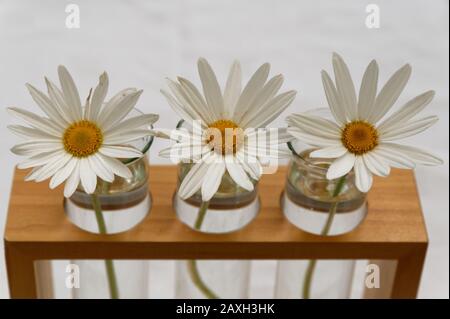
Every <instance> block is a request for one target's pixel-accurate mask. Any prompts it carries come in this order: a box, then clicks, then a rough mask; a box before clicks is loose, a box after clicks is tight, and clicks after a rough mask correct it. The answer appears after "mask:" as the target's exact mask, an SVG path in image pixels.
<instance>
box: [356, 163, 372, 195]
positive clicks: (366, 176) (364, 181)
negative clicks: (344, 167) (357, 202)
mask: <svg viewBox="0 0 450 319" xmlns="http://www.w3.org/2000/svg"><path fill="white" fill-rule="evenodd" d="M355 184H356V187H357V188H358V189H359V190H360V191H361V192H363V193H367V192H368V191H369V190H370V188H371V187H372V174H371V173H370V171H369V170H368V169H367V167H366V165H365V164H364V160H363V158H362V156H357V157H356V160H355Z"/></svg>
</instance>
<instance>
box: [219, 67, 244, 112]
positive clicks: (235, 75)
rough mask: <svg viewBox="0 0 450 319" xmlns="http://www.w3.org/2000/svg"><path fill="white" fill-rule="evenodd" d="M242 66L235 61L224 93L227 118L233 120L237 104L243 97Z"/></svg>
mask: <svg viewBox="0 0 450 319" xmlns="http://www.w3.org/2000/svg"><path fill="white" fill-rule="evenodd" d="M241 81H242V75H241V65H240V64H239V61H235V62H234V63H233V64H232V65H231V68H230V73H229V74H228V79H227V84H226V85H225V90H224V92H223V104H224V107H225V117H226V118H232V116H233V114H234V109H235V107H236V103H237V101H238V99H239V96H240V95H241Z"/></svg>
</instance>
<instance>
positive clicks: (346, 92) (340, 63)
mask: <svg viewBox="0 0 450 319" xmlns="http://www.w3.org/2000/svg"><path fill="white" fill-rule="evenodd" d="M333 68H334V74H335V82H336V88H337V92H338V94H339V96H340V101H341V107H343V108H344V110H345V113H346V115H347V119H348V120H350V121H353V120H356V119H357V117H358V109H357V104H356V94H355V86H354V84H353V80H352V77H351V75H350V72H349V70H348V67H347V65H346V64H345V62H344V60H343V59H342V58H341V56H340V55H339V54H337V53H333Z"/></svg>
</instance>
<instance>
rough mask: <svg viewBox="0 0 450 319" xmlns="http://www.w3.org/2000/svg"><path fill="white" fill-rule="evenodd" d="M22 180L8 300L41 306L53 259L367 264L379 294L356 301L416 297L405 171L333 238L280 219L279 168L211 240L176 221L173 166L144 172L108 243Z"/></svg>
mask: <svg viewBox="0 0 450 319" xmlns="http://www.w3.org/2000/svg"><path fill="white" fill-rule="evenodd" d="M26 173H27V172H26V171H21V170H16V172H15V175H14V180H13V187H12V191H11V199H10V203H9V212H8V218H7V223H6V230H5V238H4V240H5V250H6V265H7V270H8V280H9V288H10V294H11V297H12V298H37V297H38V296H39V297H47V298H51V297H52V292H51V286H52V285H51V276H49V275H48V274H49V268H48V263H45V262H39V263H38V264H37V265H38V267H35V266H34V265H35V261H42V260H43V261H45V260H54V259H194V258H195V259H369V260H376V262H377V263H378V264H379V265H381V268H380V270H381V288H378V289H376V288H373V289H370V290H367V291H366V297H368V298H388V297H392V298H415V297H416V295H417V290H418V287H419V283H420V277H421V273H422V268H423V264H424V259H425V254H426V250H427V244H428V240H427V234H426V229H425V224H424V220H423V216H422V212H421V208H420V203H419V197H418V194H417V189H416V184H415V180H414V175H413V173H412V172H411V171H400V170H393V172H392V174H391V176H390V177H389V178H384V179H383V178H376V179H375V185H374V187H373V188H372V190H371V191H370V194H369V213H368V216H367V218H366V220H365V221H364V222H363V223H362V224H361V225H360V226H359V227H358V228H357V229H356V230H354V231H353V232H351V233H348V234H345V235H341V236H335V237H319V236H315V235H310V234H307V233H305V232H302V231H301V230H299V229H297V228H296V227H295V226H293V225H291V224H290V223H289V222H288V221H287V220H286V219H285V218H284V217H283V214H282V212H281V211H280V207H279V199H280V195H281V193H282V191H283V188H284V183H285V178H286V168H285V167H282V168H280V169H279V170H278V172H277V173H276V174H273V175H265V176H263V178H262V180H261V182H260V187H259V191H260V197H261V203H262V207H261V211H260V213H259V215H258V216H257V218H256V219H255V220H254V221H253V222H252V223H251V224H250V225H248V226H247V227H245V228H244V229H242V230H240V231H238V232H235V233H231V234H221V235H209V234H202V233H198V232H194V231H192V230H191V229H189V228H188V227H187V226H185V225H183V224H182V223H181V222H179V221H178V220H177V219H176V216H175V213H174V211H173V209H172V195H173V192H174V190H175V182H176V168H175V167H174V166H151V167H150V189H151V192H152V195H153V206H152V209H151V212H150V214H149V216H148V218H147V219H146V220H144V221H143V222H142V223H141V224H140V225H138V226H137V227H135V228H134V229H132V230H130V231H128V232H126V233H122V234H118V235H95V234H90V233H87V232H85V231H82V230H80V229H78V228H77V227H75V226H74V225H72V224H71V223H70V222H69V221H68V220H67V218H66V216H65V214H64V211H63V194H62V187H60V188H58V189H57V190H53V191H52V190H50V189H49V188H48V186H47V185H46V183H32V182H24V181H23V179H24V176H25V175H26ZM35 268H36V269H35ZM361 284H363V283H361Z"/></svg>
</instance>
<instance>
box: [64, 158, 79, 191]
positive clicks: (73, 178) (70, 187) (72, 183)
mask: <svg viewBox="0 0 450 319" xmlns="http://www.w3.org/2000/svg"><path fill="white" fill-rule="evenodd" d="M79 183H80V160H78V159H77V160H76V161H75V167H74V168H73V170H72V173H71V174H70V176H69V178H68V179H67V181H66V186H65V187H64V197H66V198H69V197H70V196H72V194H73V193H74V192H75V191H76V190H77V187H78V184H79Z"/></svg>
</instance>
